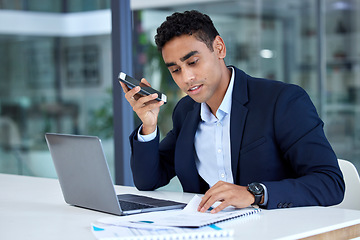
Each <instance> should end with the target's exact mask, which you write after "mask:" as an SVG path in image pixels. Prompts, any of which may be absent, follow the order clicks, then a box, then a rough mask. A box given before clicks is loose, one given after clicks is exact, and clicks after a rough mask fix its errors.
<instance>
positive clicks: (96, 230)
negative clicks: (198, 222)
mask: <svg viewBox="0 0 360 240" xmlns="http://www.w3.org/2000/svg"><path fill="white" fill-rule="evenodd" d="M91 231H92V233H93V234H94V236H95V237H96V239H101V240H123V239H129V240H130V239H131V240H134V239H136V240H138V239H139V240H143V239H146V240H149V239H175V237H176V239H222V240H230V239H233V238H232V237H233V234H234V231H233V230H223V229H214V228H211V227H203V228H196V229H194V228H171V229H153V230H151V229H137V228H126V227H119V226H112V225H107V224H100V223H97V224H92V225H91Z"/></svg>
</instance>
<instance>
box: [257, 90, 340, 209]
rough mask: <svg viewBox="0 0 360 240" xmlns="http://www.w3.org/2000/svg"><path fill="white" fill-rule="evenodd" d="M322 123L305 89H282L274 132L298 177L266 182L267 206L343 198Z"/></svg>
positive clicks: (325, 202)
mask: <svg viewBox="0 0 360 240" xmlns="http://www.w3.org/2000/svg"><path fill="white" fill-rule="evenodd" d="M323 125H324V124H323V122H322V121H321V119H320V118H319V116H318V114H317V112H316V109H315V107H314V105H313V104H312V102H311V100H310V98H309V96H308V95H307V93H306V92H305V91H304V90H303V89H302V88H300V87H298V86H295V85H288V86H287V87H286V88H285V89H284V90H283V91H281V93H280V94H279V96H278V99H277V101H276V106H275V110H274V128H275V129H274V132H275V134H276V142H277V143H278V147H279V149H280V151H281V152H282V155H283V157H284V161H286V163H285V164H288V165H289V166H290V168H291V169H293V171H294V172H295V173H296V177H294V178H291V179H284V180H281V181H269V182H263V184H265V185H266V188H267V191H268V204H267V208H269V209H273V208H282V207H297V206H309V205H320V206H329V205H334V204H338V203H340V202H341V201H342V199H343V196H344V190H345V183H344V180H343V176H342V173H341V170H340V168H339V165H338V160H337V157H336V155H335V153H334V151H333V150H332V148H331V146H330V143H329V142H328V140H327V139H326V136H325V133H324V130H323Z"/></svg>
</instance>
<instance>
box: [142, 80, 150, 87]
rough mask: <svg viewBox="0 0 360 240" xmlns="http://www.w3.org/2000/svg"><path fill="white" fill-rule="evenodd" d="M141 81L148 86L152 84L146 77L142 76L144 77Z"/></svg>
mask: <svg viewBox="0 0 360 240" xmlns="http://www.w3.org/2000/svg"><path fill="white" fill-rule="evenodd" d="M140 82H141V83H142V84H145V85H146V86H148V87H151V84H150V83H149V82H148V81H147V80H146V79H145V78H142V79H141V80H140Z"/></svg>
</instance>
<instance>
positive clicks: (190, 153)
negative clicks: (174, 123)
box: [175, 103, 204, 193]
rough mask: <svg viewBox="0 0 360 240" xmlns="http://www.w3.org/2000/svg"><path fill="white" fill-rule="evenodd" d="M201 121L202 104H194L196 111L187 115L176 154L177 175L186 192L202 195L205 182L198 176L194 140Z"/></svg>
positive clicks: (178, 140)
mask: <svg viewBox="0 0 360 240" xmlns="http://www.w3.org/2000/svg"><path fill="white" fill-rule="evenodd" d="M199 121H200V104H199V103H194V109H193V110H192V111H190V112H188V113H187V116H186V118H185V120H184V122H183V124H182V125H183V128H182V129H181V131H180V133H179V136H178V139H177V148H176V152H175V159H176V160H175V169H176V174H177V176H178V177H179V180H180V181H181V183H182V185H183V188H184V191H186V192H194V193H201V192H203V191H204V190H203V182H202V181H204V180H202V179H201V178H200V176H199V174H198V171H197V169H196V164H195V157H194V152H195V147H194V138H195V133H196V130H197V128H198V125H199Z"/></svg>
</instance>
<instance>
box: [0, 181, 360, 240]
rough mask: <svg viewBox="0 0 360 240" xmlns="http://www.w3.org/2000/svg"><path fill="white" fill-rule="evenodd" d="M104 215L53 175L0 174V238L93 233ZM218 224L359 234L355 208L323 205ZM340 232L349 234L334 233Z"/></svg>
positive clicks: (243, 230) (270, 234) (242, 232)
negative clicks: (68, 198) (79, 201)
mask: <svg viewBox="0 0 360 240" xmlns="http://www.w3.org/2000/svg"><path fill="white" fill-rule="evenodd" d="M116 191H117V192H118V193H125V192H126V193H136V194H144V195H148V196H153V197H158V198H165V199H172V200H176V201H181V202H188V201H189V200H190V199H191V198H192V196H193V194H189V193H179V192H165V191H154V192H140V191H137V190H136V189H135V188H132V187H121V186H116ZM104 216H112V215H109V214H105V213H100V212H96V211H91V210H87V209H82V208H78V207H73V206H69V205H67V204H66V203H65V202H64V200H63V197H62V193H61V190H60V186H59V183H58V181H57V180H55V179H47V178H36V177H25V176H17V175H7V174H0V238H1V239H5V240H7V239H15V240H16V239H95V238H94V236H93V235H92V233H91V231H90V223H91V222H94V221H96V220H97V219H99V218H101V217H104ZM218 226H220V227H223V228H234V230H235V237H234V239H298V238H306V237H310V236H314V235H317V236H315V237H319V236H320V235H318V234H327V235H326V236H325V237H326V239H331V238H330V237H331V236H332V237H333V239H340V238H341V239H348V238H352V237H357V236H360V211H355V210H345V209H339V208H323V207H310V208H293V209H281V210H264V211H262V212H261V213H260V214H257V215H253V216H251V217H248V218H240V219H235V220H231V221H227V222H224V223H220V224H218ZM334 230H335V232H331V231H334ZM334 234H335V235H334ZM339 234H340V235H339ZM344 234H351V235H348V236H346V237H339V236H344ZM329 236H330V237H329ZM322 237H324V236H322Z"/></svg>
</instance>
